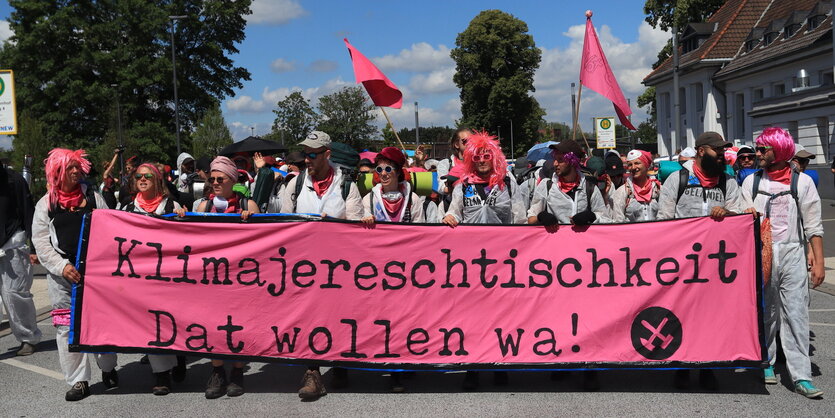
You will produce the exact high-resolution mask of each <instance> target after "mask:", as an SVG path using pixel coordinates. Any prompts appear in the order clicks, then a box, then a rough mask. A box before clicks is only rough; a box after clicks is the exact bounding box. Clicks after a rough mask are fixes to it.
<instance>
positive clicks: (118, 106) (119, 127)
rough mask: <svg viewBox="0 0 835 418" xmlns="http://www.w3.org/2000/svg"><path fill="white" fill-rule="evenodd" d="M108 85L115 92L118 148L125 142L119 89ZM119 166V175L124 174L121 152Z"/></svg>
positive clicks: (116, 85)
mask: <svg viewBox="0 0 835 418" xmlns="http://www.w3.org/2000/svg"><path fill="white" fill-rule="evenodd" d="M110 87H113V91H114V92H115V93H116V129H117V134H116V138H117V140H118V141H119V149H124V147H125V143H124V142H123V141H122V106H121V103H120V100H119V90H117V87H119V85H118V84H111V85H110ZM177 155H180V154H177ZM119 167H120V168H121V171H119V173H120V176H121V175H124V173H125V159H124V155H123V153H122V152H120V153H119Z"/></svg>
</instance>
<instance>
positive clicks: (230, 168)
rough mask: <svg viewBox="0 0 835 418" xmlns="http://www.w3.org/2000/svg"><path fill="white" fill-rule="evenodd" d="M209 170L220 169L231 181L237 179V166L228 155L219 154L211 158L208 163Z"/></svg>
mask: <svg viewBox="0 0 835 418" xmlns="http://www.w3.org/2000/svg"><path fill="white" fill-rule="evenodd" d="M209 171H220V172H221V173H223V174H226V176H228V177H229V178H230V179H232V182H233V183H235V182H237V181H238V167H237V166H236V165H235V163H233V162H232V160H230V159H229V157H223V156H220V157H217V158H215V159H214V160H212V163H211V164H210V165H209Z"/></svg>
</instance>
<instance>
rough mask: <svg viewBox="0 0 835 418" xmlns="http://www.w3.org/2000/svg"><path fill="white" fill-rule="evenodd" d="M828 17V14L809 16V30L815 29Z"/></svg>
mask: <svg viewBox="0 0 835 418" xmlns="http://www.w3.org/2000/svg"><path fill="white" fill-rule="evenodd" d="M825 19H826V15H815V16H812V17H810V18H809V30H810V31H811V30H815V29H817V28H818V26H820V25H821V23H823V21H824V20H825Z"/></svg>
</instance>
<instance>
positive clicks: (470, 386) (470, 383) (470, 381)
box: [461, 370, 478, 391]
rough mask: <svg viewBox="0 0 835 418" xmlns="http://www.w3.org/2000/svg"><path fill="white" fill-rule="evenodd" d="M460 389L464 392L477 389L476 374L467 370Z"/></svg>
mask: <svg viewBox="0 0 835 418" xmlns="http://www.w3.org/2000/svg"><path fill="white" fill-rule="evenodd" d="M461 388H462V389H464V390H466V391H472V390H476V389H478V372H476V371H472V370H468V371H467V374H466V375H465V376H464V382H463V383H462V384H461Z"/></svg>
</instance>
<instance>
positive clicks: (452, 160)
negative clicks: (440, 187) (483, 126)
mask: <svg viewBox="0 0 835 418" xmlns="http://www.w3.org/2000/svg"><path fill="white" fill-rule="evenodd" d="M471 134H472V132H471V131H470V129H469V128H459V129H458V130H457V131H455V133H454V134H452V137H451V138H450V140H449V147H450V149H451V151H452V155H450V156H449V157H447V158H445V159H443V160H441V161H439V162H438V177H443V176H446V175H447V174H449V171H450V170H451V169H452V168H453V167H455V166H456V165H458V164H461V162H462V161H463V159H464V149H466V148H467V139H468V138H469V137H470V135H471ZM451 191H452V190H448V191H445V193H450V192H451Z"/></svg>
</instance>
